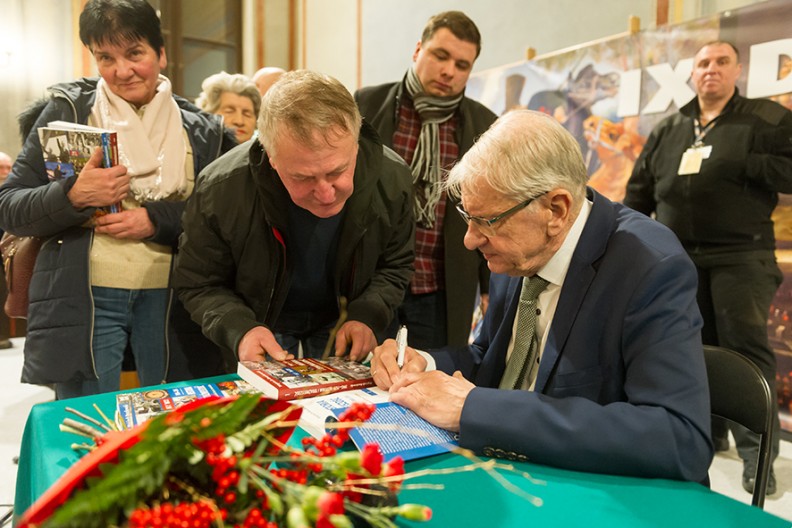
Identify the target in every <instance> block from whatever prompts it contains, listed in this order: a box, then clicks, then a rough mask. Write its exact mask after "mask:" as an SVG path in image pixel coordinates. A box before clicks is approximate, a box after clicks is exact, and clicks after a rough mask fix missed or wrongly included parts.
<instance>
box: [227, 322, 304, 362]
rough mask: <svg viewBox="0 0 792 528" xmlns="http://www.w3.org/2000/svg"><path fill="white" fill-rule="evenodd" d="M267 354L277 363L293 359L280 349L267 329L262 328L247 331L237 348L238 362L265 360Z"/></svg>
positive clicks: (257, 327)
mask: <svg viewBox="0 0 792 528" xmlns="http://www.w3.org/2000/svg"><path fill="white" fill-rule="evenodd" d="M267 354H269V355H270V356H271V357H272V358H273V359H276V360H278V361H280V360H282V359H293V358H294V356H293V355H291V354H289V353H287V352H286V351H285V350H283V348H281V346H280V345H279V344H278V341H276V340H275V336H274V335H273V334H272V332H271V331H270V330H269V328H266V327H263V326H256V327H253V328H252V329H250V330H248V332H247V333H246V334H245V335H244V336H243V337H242V340H241V341H240V342H239V347H237V356H238V357H239V361H262V360H264V359H266V357H267Z"/></svg>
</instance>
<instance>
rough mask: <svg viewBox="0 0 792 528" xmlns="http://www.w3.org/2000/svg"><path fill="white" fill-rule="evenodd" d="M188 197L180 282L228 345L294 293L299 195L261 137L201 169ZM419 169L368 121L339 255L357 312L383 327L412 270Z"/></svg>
mask: <svg viewBox="0 0 792 528" xmlns="http://www.w3.org/2000/svg"><path fill="white" fill-rule="evenodd" d="M200 180H201V181H200V183H199V184H198V186H197V188H196V190H195V192H194V193H193V195H192V196H191V197H190V200H189V201H188V203H187V209H186V210H185V215H184V234H183V235H182V238H181V241H180V244H179V253H178V256H177V262H176V268H175V270H174V275H173V277H174V278H173V284H174V287H175V288H176V289H177V291H178V294H179V297H180V298H181V300H182V301H183V303H184V305H185V307H186V308H187V310H188V311H189V312H190V314H191V315H192V318H193V320H194V321H196V322H198V323H200V324H201V326H202V328H203V332H204V334H205V335H207V336H208V337H209V338H210V339H212V341H214V342H215V343H217V344H218V345H219V346H221V347H222V348H223V349H225V350H227V351H232V352H236V351H237V347H238V345H239V341H240V340H241V339H242V337H243V336H244V335H245V334H246V333H247V332H248V331H249V330H251V329H252V328H254V327H256V326H262V325H264V326H269V327H271V326H272V325H273V324H274V323H275V321H276V320H277V317H278V315H279V314H280V311H281V308H282V307H283V303H284V301H285V299H286V295H287V293H288V283H289V279H290V277H291V270H292V263H291V261H290V257H289V255H290V253H289V241H288V240H287V239H286V238H285V237H286V236H287V233H288V229H287V228H286V224H287V221H288V220H287V219H288V214H287V212H288V207H287V206H286V204H287V203H288V201H289V200H290V199H291V198H290V197H289V195H288V192H287V191H286V188H285V187H284V186H283V184H282V183H281V180H280V177H279V176H278V174H277V173H276V172H275V170H274V169H273V168H272V166H271V165H270V163H269V159H268V157H267V155H266V153H265V152H264V149H263V148H262V146H261V144H260V143H259V142H258V141H249V142H247V143H244V144H243V145H240V146H239V147H237V148H235V149H234V150H232V151H231V152H229V153H228V154H226V155H225V156H223V157H221V158H220V159H218V160H217V161H215V162H214V163H212V164H211V165H210V166H209V167H207V169H206V171H204V173H202V174H201V179H200ZM414 237H415V225H414V216H413V209H412V176H411V174H410V170H409V168H408V167H407V166H406V165H405V164H404V162H403V161H402V160H401V158H399V157H398V156H397V155H396V154H395V153H394V152H393V151H391V150H390V149H388V148H385V147H383V145H382V143H381V142H380V140H379V138H378V137H377V133H376V132H375V131H374V130H373V129H372V128H371V127H370V126H368V125H365V124H364V125H363V127H362V129H361V134H360V140H359V150H358V157H357V164H356V167H355V175H354V192H353V193H352V196H351V197H350V198H349V199H348V200H347V202H346V205H345V214H344V218H343V220H342V224H341V232H340V238H339V242H338V251H337V254H336V257H335V263H334V269H335V272H334V283H333V285H334V288H335V290H336V294H337V295H338V296H341V295H343V296H345V297H346V298H347V299H348V305H347V311H348V319H349V320H354V321H360V322H362V323H364V324H366V325H367V326H368V327H369V328H371V329H372V330H373V331H374V333H375V334H377V333H381V332H382V331H383V330H384V329H385V328H386V326H387V325H388V324H389V323H390V320H391V318H392V317H393V313H394V310H395V309H396V307H397V306H398V305H399V303H400V302H401V301H402V298H403V296H404V290H405V288H406V287H407V284H408V283H409V280H410V277H411V276H412V272H413V261H414V259H415V254H414V249H413V245H414Z"/></svg>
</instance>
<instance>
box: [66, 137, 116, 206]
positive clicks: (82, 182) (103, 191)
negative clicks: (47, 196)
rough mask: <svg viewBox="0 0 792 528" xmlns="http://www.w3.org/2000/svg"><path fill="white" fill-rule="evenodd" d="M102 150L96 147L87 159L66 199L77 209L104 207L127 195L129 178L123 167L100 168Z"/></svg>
mask: <svg viewBox="0 0 792 528" xmlns="http://www.w3.org/2000/svg"><path fill="white" fill-rule="evenodd" d="M102 156H103V154H102V149H101V148H100V147H97V148H96V149H94V151H93V154H91V157H90V158H89V159H88V162H87V163H86V164H85V166H84V167H83V169H82V170H81V171H80V174H78V175H77V179H76V180H75V182H74V185H73V186H72V188H71V189H70V190H69V193H68V195H67V196H68V197H69V201H71V203H72V205H74V207H76V208H77V209H84V208H86V207H106V206H108V205H113V204H115V203H118V202H120V201H121V200H123V199H124V198H126V196H127V194H128V193H129V176H128V175H127V169H126V167H124V166H123V165H116V166H115V167H109V168H107V169H105V168H102Z"/></svg>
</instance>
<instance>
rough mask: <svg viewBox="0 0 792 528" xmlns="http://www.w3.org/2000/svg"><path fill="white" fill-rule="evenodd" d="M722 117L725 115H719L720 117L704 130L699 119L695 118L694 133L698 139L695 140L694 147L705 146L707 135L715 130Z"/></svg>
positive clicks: (708, 124)
mask: <svg viewBox="0 0 792 528" xmlns="http://www.w3.org/2000/svg"><path fill="white" fill-rule="evenodd" d="M721 115H723V114H720V115H718V117H716V118H715V119H713V120H712V121H710V122H709V123H707V126H705V127H704V128H703V129H702V128H701V123H700V122H699V120H698V117H695V118H693V133H694V134H695V136H696V138H695V139H694V140H693V146H694V147H701V146H703V145H704V136H706V135H707V133H708V132H709V131H710V130H712V129H713V127H714V126H715V122H716V121H717V120H718V118H719V117H720V116H721Z"/></svg>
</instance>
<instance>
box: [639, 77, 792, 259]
mask: <svg viewBox="0 0 792 528" xmlns="http://www.w3.org/2000/svg"><path fill="white" fill-rule="evenodd" d="M698 114H699V106H698V98H694V99H693V100H692V101H690V102H689V103H688V104H686V105H685V106H683V107H682V108H680V110H679V112H678V113H677V114H674V115H672V116H670V117H667V118H666V119H664V120H663V121H661V122H660V124H659V125H657V126H656V127H655V129H654V130H653V131H652V133H651V134H650V136H649V139H648V140H647V142H646V146H645V147H644V149H643V151H642V152H641V155H640V157H639V158H638V160H637V161H636V163H635V167H634V168H633V173H632V176H631V178H630V181H629V182H628V184H627V194H626V196H625V199H624V203H625V204H626V205H628V206H630V207H632V208H633V209H635V210H637V211H641V212H642V213H645V214H647V215H648V214H651V213H655V214H656V217H657V220H658V221H660V222H662V223H663V224H665V225H667V226H668V227H670V228H671V229H672V230H673V231H674V233H676V235H677V237H679V239H680V240H681V241H682V244H683V245H684V246H685V249H687V250H688V251H696V252H705V253H720V252H730V253H732V252H740V251H754V250H770V251H772V250H774V249H775V236H774V233H773V221H772V219H771V215H772V213H773V210H774V209H775V206H776V204H777V203H778V193H779V192H781V193H790V192H792V112H790V111H789V110H787V109H786V108H784V107H783V106H781V105H779V104H778V103H775V102H773V101H769V100H767V99H746V98H745V97H742V96H740V95H739V93H737V92H735V94H734V96H733V97H732V98H731V100H730V101H729V102H728V103H727V104H726V107H725V108H724V109H723V112H722V113H721V115H720V116H719V117H718V118H717V120H716V121H715V124H714V126H713V127H712V128H711V129H710V130H709V131H708V132H707V134H706V135H705V137H704V140H703V143H704V144H705V145H710V146H711V147H712V150H711V152H710V154H709V156H708V157H707V158H706V159H704V160H703V161H702V163H701V169H700V171H699V172H698V174H692V175H686V176H680V175H678V170H679V165H680V161H681V159H682V154H683V153H684V152H685V150H687V149H688V147H690V146H691V145H693V141H694V131H693V120H694V119H695V118H696V117H698Z"/></svg>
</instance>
